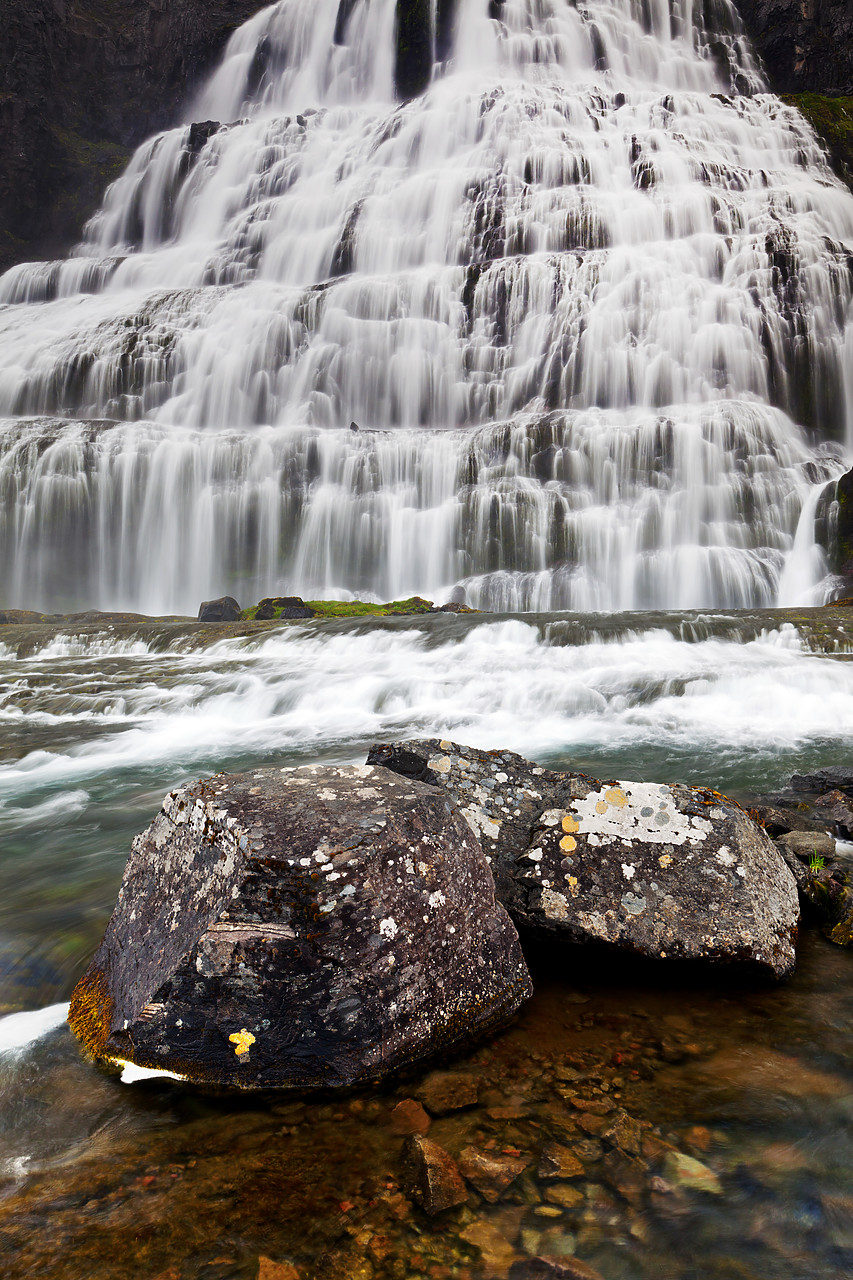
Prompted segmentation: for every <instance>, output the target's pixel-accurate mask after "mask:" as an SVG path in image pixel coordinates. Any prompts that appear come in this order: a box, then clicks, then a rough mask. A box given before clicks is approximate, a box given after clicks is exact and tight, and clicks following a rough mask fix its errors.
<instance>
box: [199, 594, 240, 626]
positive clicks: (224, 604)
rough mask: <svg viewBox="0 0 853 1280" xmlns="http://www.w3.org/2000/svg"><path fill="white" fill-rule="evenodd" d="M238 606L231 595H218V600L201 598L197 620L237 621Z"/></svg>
mask: <svg viewBox="0 0 853 1280" xmlns="http://www.w3.org/2000/svg"><path fill="white" fill-rule="evenodd" d="M239 619H240V606H239V604H238V603H237V601H236V600H235V599H234V597H233V596H220V597H219V599H218V600H203V601H202V603H201V604H200V605H199V610H198V621H199V622H238V621H239Z"/></svg>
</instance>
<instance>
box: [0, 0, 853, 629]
mask: <svg viewBox="0 0 853 1280" xmlns="http://www.w3.org/2000/svg"><path fill="white" fill-rule="evenodd" d="M437 18H438V28H439V29H438V33H437V34H438V37H440V38H438V39H437V41H436V50H435V51H436V54H437V60H436V63H435V66H434V68H433V73H432V81H431V84H430V85H429V86H428V88H427V89H426V91H425V92H424V93H422V94H420V95H418V96H416V97H414V98H411V99H410V100H408V101H404V102H397V101H395V98H394V83H395V56H396V54H395V3H394V0H355V2H354V3H348V2H347V0H344V2H343V3H341V5H340V6H339V4H338V0H317V2H316V3H314V4H312V5H306V4H305V3H304V2H303V0H282V2H281V3H279V4H277V5H274V6H273V7H272V8H270V9H267V10H265V11H264V12H262V13H260V14H258V15H257V16H256V17H255V18H253V19H252V20H251V21H250V22H248V23H247V24H245V26H244V27H242V28H241V29H240V30H239V31H238V32H236V33H235V35H234V37H233V38H232V41H231V43H230V45H229V48H228V50H227V52H226V55H225V57H224V59H223V62H222V65H221V66H220V68H219V69H218V70H217V71H216V73H215V74H214V75H213V76H212V78H211V80H210V82H209V84H208V85H207V87H206V89H205V90H204V92H203V94H202V96H201V99H200V100H199V101H198V102H197V103H195V104H194V105H193V108H192V110H191V112H190V118H191V119H192V120H194V121H196V122H198V121H202V122H203V123H195V124H192V123H187V124H186V125H184V126H182V127H179V128H176V129H173V130H171V131H170V132H167V133H165V134H161V135H159V136H157V137H156V138H153V139H151V140H150V141H149V142H147V143H145V144H144V145H143V146H142V147H140V149H139V150H138V152H137V153H136V155H135V157H134V158H133V160H132V161H131V163H130V165H129V167H128V169H127V171H126V172H125V173H124V174H123V175H122V177H121V178H119V180H118V181H117V182H116V183H115V184H114V185H113V186H112V187H111V188H110V189H109V191H108V192H107V193H106V196H105V199H104V203H103V206H102V208H101V210H100V211H99V212H98V214H97V215H96V216H95V217H94V218H93V220H92V221H91V223H90V224H89V226H88V227H87V229H86V235H85V240H84V242H83V243H82V244H81V245H80V246H78V247H77V249H76V250H75V251H74V253H73V254H72V256H71V257H70V258H69V259H68V260H67V261H65V262H59V263H37V264H27V265H23V266H19V267H16V268H13V269H12V270H11V271H10V272H8V273H7V274H6V276H5V277H3V278H2V279H0V414H3V415H5V420H4V422H3V423H2V425H0V536H2V539H3V545H4V549H5V552H6V554H5V556H4V558H3V564H2V566H0V599H2V600H4V601H6V602H8V603H17V604H21V605H24V604H26V605H32V606H37V607H43V608H51V607H52V608H58V607H72V606H74V605H86V606H89V607H93V606H100V607H136V608H144V609H147V610H150V611H167V610H189V609H192V608H193V607H194V606H195V605H196V604H197V602H198V599H199V598H200V597H201V596H205V595H210V594H219V593H221V592H222V591H223V590H230V591H231V592H232V593H234V594H237V595H238V596H240V597H242V598H243V599H244V600H246V601H248V600H249V599H251V598H258V597H259V596H261V595H263V594H267V593H269V592H272V591H283V590H294V591H299V592H300V593H302V594H304V595H306V596H320V595H346V594H347V593H350V592H352V593H358V594H360V595H373V596H378V597H384V598H391V597H394V596H399V595H406V594H410V593H412V592H421V593H424V594H428V595H431V596H432V597H433V598H436V599H448V598H454V599H460V600H465V601H467V602H468V603H470V604H472V605H475V606H478V607H482V608H503V609H533V608H537V609H547V608H575V609H576V608H583V609H602V610H604V609H631V608H653V607H691V606H700V605H715V606H729V607H741V606H747V605H767V604H773V603H777V602H778V603H787V602H793V601H794V600H795V599H799V600H804V599H820V598H822V595H821V593H822V592H825V586H822V585H821V584H822V583H825V581H826V564H825V560H824V557H823V554H822V552H821V550H820V548H819V547H816V546H815V543H814V536H813V531H812V526H813V521H814V511H815V506H816V501H817V496H818V492H819V489H820V487H822V486H823V485H825V484H826V483H827V481H828V480H830V479H832V478H833V477H835V476H837V475H838V474H839V473H840V472H841V470H842V469H843V466H844V461H843V446H844V442H845V439H846V440H847V443H848V445H849V444H850V443H851V440H850V433H851V425H850V424H851V423H853V386H851V383H850V376H849V370H848V372H847V373H845V367H846V366H847V365H848V364H849V351H850V343H851V341H853V339H852V338H851V334H853V328H851V323H850V321H851V298H852V297H853V273H851V268H850V253H851V251H853V197H851V195H850V193H849V192H848V191H847V190H846V188H844V187H843V186H842V185H841V184H840V183H839V182H838V181H837V180H836V179H835V178H834V177H833V176H832V174H831V173H830V171H829V169H828V167H827V164H826V160H825V157H824V156H823V154H822V152H821V150H820V148H819V146H818V144H817V141H816V139H815V137H814V135H813V134H812V133H811V131H810V129H809V127H808V126H807V125H806V123H805V122H804V121H803V119H802V118H801V117H799V116H798V115H797V113H796V112H795V111H794V110H793V109H791V108H789V107H786V106H784V105H783V104H782V103H781V102H780V101H779V100H778V99H776V98H775V97H773V96H772V95H770V94H767V93H765V92H764V91H763V84H762V80H761V76H760V73H759V71H758V70H757V68H756V67H755V65H754V64H753V62H752V60H751V57H750V53H749V49H748V47H747V45H746V43H745V42H744V40H743V38H742V36H741V34H740V26H739V21H738V18H737V15H736V13H735V11H734V9H733V8H732V7H731V5H730V4H729V3H728V0H714V2H713V3H712V2H711V0H708V2H706V3H704V4H702V3H695V4H692V5H691V4H689V3H681V4H679V3H676V2H675V0H649V2H648V3H640V2H639V0H589V3H587V4H586V5H580V4H579V5H577V7H575V6H574V5H572V4H569V3H566V2H565V0H506V2H505V3H504V4H503V5H496V4H494V3H492V4H489V3H488V2H487V0H457V3H456V5H455V7H454V6H449V5H448V4H447V3H446V0H443V2H442V3H441V4H440V5H439V9H438V14H437ZM449 19H452V21H451V20H449ZM845 353H847V359H845ZM351 423H352V425H353V426H354V427H357V430H352V429H351V426H350V424H351Z"/></svg>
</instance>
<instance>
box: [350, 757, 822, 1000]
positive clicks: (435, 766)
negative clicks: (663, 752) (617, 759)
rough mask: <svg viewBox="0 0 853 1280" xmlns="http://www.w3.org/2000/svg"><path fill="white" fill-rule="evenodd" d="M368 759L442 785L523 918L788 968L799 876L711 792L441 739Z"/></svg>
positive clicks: (568, 931) (583, 936) (603, 937)
mask: <svg viewBox="0 0 853 1280" xmlns="http://www.w3.org/2000/svg"><path fill="white" fill-rule="evenodd" d="M368 759H369V760H370V761H372V762H374V763H377V764H379V763H382V764H384V765H386V767H388V768H392V769H394V770H395V771H397V772H400V773H401V774H403V775H404V776H408V777H417V778H421V779H423V780H424V781H428V782H430V783H432V784H434V785H438V786H442V787H444V788H445V789H446V790H447V792H448V794H449V795H450V796H452V798H453V799H454V800H455V801H456V803H457V804H458V805H459V806H460V809H461V812H462V814H463V816H464V817H465V818H466V819H467V821H468V822H469V824H470V825H471V827H472V829H473V830H474V831H475V832H477V834H478V835H479V836H480V839H481V841H482V844H483V847H484V849H485V850H486V852H487V853H488V855H489V856H490V859H491V863H492V871H493V873H494V876H495V884H496V886H497V892H498V896H499V898H500V899H501V901H502V902H504V904H505V905H506V907H507V909H508V910H509V912H510V914H511V915H512V917H513V919H514V920H515V921H516V923H517V924H518V925H520V926H523V927H525V928H527V929H530V930H533V931H535V932H539V933H542V932H545V933H549V934H553V935H557V936H560V937H563V938H565V939H567V940H570V941H572V942H577V943H590V942H592V943H603V944H606V945H608V946H611V947H613V946H615V947H620V948H623V949H626V950H629V951H631V952H634V953H636V954H639V955H642V956H645V957H648V958H651V959H669V960H673V959H677V960H687V961H695V960H701V961H709V962H715V963H733V962H734V963H742V964H748V965H751V966H754V967H755V968H757V969H760V970H762V971H763V972H765V973H767V974H769V975H772V976H774V977H777V978H780V977H784V976H786V975H788V974H789V973H791V971H792V970H793V967H794V964H795V953H794V946H795V942H796V936H797V926H798V921H799V907H798V900H797V892H796V885H795V882H794V879H793V876H792V874H791V872H790V870H789V869H788V867H787V865H786V863H785V861H784V859H783V858H782V857H781V856H780V853H779V851H778V850H777V849H776V848H775V846H774V845H773V843H772V841H771V840H770V839H769V837H768V836H767V834H766V832H765V831H763V830H762V828H761V827H760V826H758V825H757V824H756V823H755V822H754V821H753V820H752V819H751V818H750V817H749V816H748V815H747V814H746V813H745V812H744V810H743V809H741V807H740V806H739V805H737V804H735V803H734V802H733V801H730V800H728V799H727V798H726V797H725V796H721V795H719V794H718V793H717V792H713V791H707V790H704V789H702V788H698V787H684V786H677V785H673V786H670V785H667V784H653V783H637V782H621V783H607V782H598V781H596V780H594V779H591V778H588V777H586V776H585V775H584V774H580V773H576V774H573V773H554V772H552V771H549V770H547V769H542V768H540V767H539V766H536V765H533V764H531V763H530V762H529V761H526V760H524V759H522V758H521V757H520V756H516V755H514V754H513V753H511V752H485V751H476V750H474V749H473V748H469V747H462V746H459V745H458V744H456V743H452V742H449V741H445V740H438V739H426V740H417V741H411V742H400V743H391V744H383V745H379V746H375V747H373V748H372V750H371V752H370V755H369V757H368Z"/></svg>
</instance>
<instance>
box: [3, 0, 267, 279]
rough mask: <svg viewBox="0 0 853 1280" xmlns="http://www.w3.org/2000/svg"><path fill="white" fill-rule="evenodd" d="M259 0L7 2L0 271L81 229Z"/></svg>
mask: <svg viewBox="0 0 853 1280" xmlns="http://www.w3.org/2000/svg"><path fill="white" fill-rule="evenodd" d="M262 8H264V4H263V2H262V0H206V2H205V3H202V0H168V2H167V0H145V2H144V3H135V2H134V0H113V2H112V3H110V4H109V5H103V4H96V3H94V2H93V0H6V3H4V4H3V5H2V16H3V39H2V41H0V269H2V268H4V267H6V266H11V265H12V263H13V262H18V261H25V260H27V259H33V258H42V257H54V256H56V255H57V254H59V253H61V252H63V251H64V250H65V249H67V248H68V247H69V246H70V245H71V244H73V243H74V242H75V241H76V240H78V239H79V237H80V232H81V229H82V227H83V224H84V222H85V221H86V219H87V218H88V217H89V216H90V215H91V214H92V213H93V212H94V211H95V209H96V208H97V206H98V203H99V201H100V197H101V196H102V194H103V191H104V188H105V187H106V186H107V184H108V183H109V182H111V181H112V180H113V179H114V178H115V177H117V175H118V173H119V172H120V171H121V169H122V168H123V167H124V165H125V163H126V162H127V159H128V158H129V156H130V153H131V151H132V149H133V148H134V147H135V146H136V145H137V144H138V143H140V142H141V141H143V139H145V138H147V137H149V136H150V135H151V134H152V133H155V132H156V131H157V130H159V129H164V128H167V127H169V126H170V125H172V124H174V123H175V121H176V119H177V118H178V114H179V112H180V109H181V107H182V105H183V104H185V103H186V102H188V101H189V100H190V98H191V96H192V94H193V92H194V91H195V90H196V89H197V88H198V87H199V85H200V83H201V81H202V79H203V77H204V76H205V75H206V74H207V73H208V72H209V71H210V69H211V68H212V66H213V65H214V63H215V61H216V59H217V58H218V57H219V55H220V54H221V53H222V51H223V49H224V47H225V44H226V42H227V40H228V37H229V36H230V35H231V34H232V32H233V31H234V30H236V28H237V27H239V26H240V25H241V24H242V23H243V22H245V21H246V19H247V18H249V17H251V16H252V14H253V13H256V12H257V11H258V10H259V9H262Z"/></svg>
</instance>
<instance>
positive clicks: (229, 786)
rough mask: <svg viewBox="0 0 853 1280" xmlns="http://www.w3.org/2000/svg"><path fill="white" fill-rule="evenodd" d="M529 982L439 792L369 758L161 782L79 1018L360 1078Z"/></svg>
mask: <svg viewBox="0 0 853 1280" xmlns="http://www.w3.org/2000/svg"><path fill="white" fill-rule="evenodd" d="M530 991H531V987H530V980H529V977H528V974H527V969H526V967H525V964H524V959H523V957H522V955H521V951H520V948H519V944H518V938H517V935H516V933H515V929H514V928H513V926H512V924H511V922H510V920H509V918H508V917H507V915H506V912H505V911H504V909H503V907H501V906H500V905H499V904H497V903H496V901H495V896H494V887H493V884H492V880H491V876H490V874H489V869H488V866H487V863H486V861H485V858H484V857H483V854H482V851H481V849H480V847H479V845H478V843H477V841H476V840H475V839H474V837H473V836H472V833H471V831H470V828H469V827H468V826H467V825H466V823H465V822H464V821H463V820H462V818H461V817H460V815H459V814H458V812H457V811H456V810H455V808H454V807H453V806H452V805H451V804H450V803H449V802H448V798H447V796H446V795H445V794H444V793H443V792H441V791H438V790H436V789H435V788H431V787H428V786H425V785H423V784H422V783H419V782H415V781H410V780H408V779H402V778H400V777H398V776H396V775H394V774H393V773H390V772H389V771H387V770H385V769H375V768H371V767H369V766H361V767H356V768H344V769H335V768H326V767H319V766H318V767H309V768H303V769H280V770H279V769H263V770H259V771H256V772H254V773H248V774H239V775H230V776H229V775H224V774H220V775H217V776H216V777H214V778H210V779H208V780H206V781H204V782H198V783H195V784H192V785H189V786H186V787H183V788H181V789H180V790H178V791H175V792H172V793H171V794H170V795H168V796H167V797H166V799H165V801H164V804H163V809H162V811H161V812H160V813H159V814H158V816H157V817H156V818H155V820H154V822H153V823H152V824H151V826H150V827H149V828H148V830H147V831H145V832H143V833H142V835H140V836H138V837H137V838H136V840H135V841H134V843H133V848H132V852H131V855H130V859H129V861H128V864H127V868H126V870H125V875H124V880H123V883H122V887H121V891H120V893H119V899H118V903H117V905H116V909H115V912H114V914H113V917H112V919H111V920H110V923H109V925H108V927H107V931H106V934H105V936H104V940H103V942H102V944H101V946H100V948H99V950H98V952H97V954H96V955H95V958H94V960H93V962H92V964H91V965H90V967H89V969H88V971H87V972H86V974H85V975H84V977H83V978H82V979H81V981H80V983H79V984H78V986H77V988H76V990H75V992H74V996H73V998H72V1006H71V1014H70V1019H69V1020H70V1022H71V1026H72V1028H73V1030H74V1031H75V1033H76V1034H77V1035H78V1037H79V1038H80V1039H81V1040H82V1041H83V1042H84V1044H85V1045H86V1046H87V1048H88V1049H89V1051H90V1052H91V1053H92V1054H93V1055H94V1056H95V1057H96V1058H98V1059H101V1060H113V1061H119V1062H131V1063H133V1064H135V1065H137V1066H140V1067H144V1068H148V1069H153V1070H163V1071H171V1072H174V1073H176V1074H178V1075H179V1076H181V1077H184V1078H186V1079H189V1080H191V1081H195V1082H201V1083H207V1084H215V1085H225V1086H230V1087H239V1088H265V1087H279V1086H293V1087H314V1086H324V1085H329V1086H346V1085H352V1084H355V1083H357V1082H360V1081H366V1080H375V1079H378V1078H380V1077H382V1076H384V1075H387V1074H388V1073H390V1072H391V1071H393V1070H395V1069H396V1068H399V1067H402V1066H404V1065H406V1064H408V1063H411V1062H414V1061H417V1060H419V1059H421V1058H423V1057H427V1056H430V1055H432V1054H434V1053H436V1052H437V1051H439V1050H442V1051H443V1050H448V1049H450V1048H452V1047H453V1046H455V1045H458V1044H460V1043H461V1042H464V1041H466V1040H469V1039H471V1038H473V1037H475V1036H477V1035H480V1034H483V1033H485V1032H487V1031H489V1030H491V1029H493V1028H495V1027H496V1026H498V1025H500V1024H502V1023H503V1022H505V1021H507V1020H508V1019H509V1018H510V1017H511V1016H512V1015H513V1014H514V1013H515V1011H516V1010H517V1009H518V1007H519V1005H520V1004H521V1003H522V1002H523V1001H524V1000H525V999H526V998H527V996H528V995H529V994H530Z"/></svg>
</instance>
